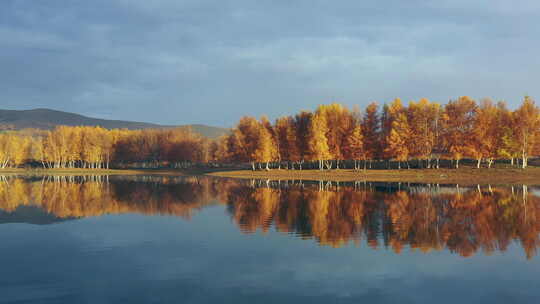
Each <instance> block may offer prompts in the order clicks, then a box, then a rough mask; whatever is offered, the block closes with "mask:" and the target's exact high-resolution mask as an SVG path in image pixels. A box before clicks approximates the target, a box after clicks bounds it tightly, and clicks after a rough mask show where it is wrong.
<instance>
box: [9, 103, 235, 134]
mask: <svg viewBox="0 0 540 304" xmlns="http://www.w3.org/2000/svg"><path fill="white" fill-rule="evenodd" d="M2 125H3V126H4V128H13V129H15V130H20V129H26V128H34V129H44V130H49V129H53V128H54V127H56V126H59V125H65V126H100V127H103V128H106V129H130V130H136V129H157V128H176V127H180V128H183V127H191V129H192V130H193V132H196V133H199V134H201V135H203V136H206V137H209V138H216V137H219V136H221V135H223V134H226V133H227V132H228V131H229V130H228V129H225V128H219V127H212V126H207V125H201V124H194V125H179V126H164V125H158V124H152V123H145V122H135V121H123V120H107V119H99V118H92V117H87V116H83V115H79V114H74V113H68V112H62V111H56V110H50V109H34V110H21V111H17V110H0V130H1V129H2Z"/></svg>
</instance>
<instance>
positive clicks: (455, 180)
mask: <svg viewBox="0 0 540 304" xmlns="http://www.w3.org/2000/svg"><path fill="white" fill-rule="evenodd" d="M0 175H24V176H39V175H63V176H70V175H155V176H189V175H209V176H217V177H229V178H241V179H271V180H293V179H294V180H313V181H319V180H324V181H343V182H344V181H372V182H412V183H448V184H464V185H476V184H493V185H497V184H525V185H533V184H537V185H540V168H538V167H531V168H527V169H517V168H492V169H486V168H483V169H476V168H474V169H473V168H461V169H410V170H408V169H401V170H366V171H364V170H359V171H355V170H347V169H340V170H326V171H319V170H302V171H300V170H284V169H282V170H277V169H274V170H271V171H250V170H231V169H189V170H179V169H0Z"/></svg>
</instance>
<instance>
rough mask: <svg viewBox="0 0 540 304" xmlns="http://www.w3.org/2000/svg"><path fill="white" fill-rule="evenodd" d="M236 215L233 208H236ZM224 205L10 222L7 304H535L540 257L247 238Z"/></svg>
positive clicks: (4, 231)
mask: <svg viewBox="0 0 540 304" xmlns="http://www.w3.org/2000/svg"><path fill="white" fill-rule="evenodd" d="M229 209H230V208H229ZM229 209H228V208H227V206H226V205H223V204H220V203H219V202H216V203H213V204H209V205H208V206H206V207H204V208H201V209H200V210H198V211H197V212H196V213H195V214H193V216H192V217H191V219H189V220H188V219H186V218H182V217H178V216H171V215H143V214H137V213H136V212H134V213H130V212H127V213H122V214H110V215H102V216H89V217H79V218H73V219H69V220H64V221H57V222H54V223H52V224H51V223H47V224H39V225H38V224H32V223H27V222H28V221H26V222H19V223H17V222H15V223H13V222H10V223H4V224H1V225H0V269H1V273H2V275H1V276H0V295H1V297H0V303H536V302H537V301H538V298H539V297H540V289H539V288H538V287H539V283H538V280H537V278H538V277H539V275H540V259H539V258H538V257H536V256H534V257H532V258H530V259H527V258H526V255H525V253H524V250H523V248H522V246H521V245H520V244H518V243H517V242H516V241H513V242H512V243H511V245H510V246H509V247H508V248H507V249H506V250H505V251H499V250H495V251H494V252H492V253H491V254H489V255H486V254H484V253H483V252H481V251H479V252H476V253H475V254H474V255H472V256H471V257H467V258H465V257H463V256H461V255H460V254H456V253H454V252H450V251H449V250H448V249H445V248H442V249H440V250H431V251H429V252H421V251H420V250H419V249H415V250H413V249H411V248H410V246H405V248H404V249H403V250H402V252H401V253H400V254H397V253H395V252H394V251H393V250H391V249H388V248H385V247H384V246H380V247H379V248H378V249H373V248H371V247H369V246H368V245H367V244H366V242H365V241H360V242H359V243H358V244H355V243H354V242H348V243H346V244H344V245H342V246H341V247H339V248H334V247H332V246H321V244H319V243H318V242H317V241H316V240H315V239H314V238H306V237H304V238H302V237H301V235H300V234H298V233H292V232H290V233H286V232H277V231H276V227H275V226H274V225H272V226H271V227H270V229H269V230H268V231H267V232H262V231H261V230H260V229H259V230H257V232H255V233H248V234H246V233H242V232H241V229H240V228H239V225H238V224H237V223H236V222H235V221H234V219H233V217H231V214H230V210H229Z"/></svg>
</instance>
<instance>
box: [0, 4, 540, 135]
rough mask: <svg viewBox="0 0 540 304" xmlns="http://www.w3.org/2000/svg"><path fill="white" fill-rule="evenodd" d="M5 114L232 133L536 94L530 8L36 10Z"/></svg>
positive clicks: (20, 41)
mask: <svg viewBox="0 0 540 304" xmlns="http://www.w3.org/2000/svg"><path fill="white" fill-rule="evenodd" d="M1 6H2V7H1V9H0V49H1V50H2V55H1V56H0V66H1V67H2V68H1V69H0V91H1V92H2V95H1V96H0V108H11V109H21V108H34V107H51V108H56V109H61V110H67V111H73V112H78V113H82V114H87V115H95V116H100V117H104V118H118V119H130V120H141V121H151V122H158V123H166V124H182V123H193V122H201V123H208V124H214V125H223V126H231V125H232V124H233V123H234V122H235V121H236V120H237V119H238V118H239V117H240V116H241V115H244V114H249V115H255V116H259V115H261V114H268V115H270V116H271V117H275V116H277V115H283V114H291V113H294V112H297V111H298V110H301V109H312V108H314V107H315V106H316V105H317V104H320V103H325V102H331V101H340V102H344V103H346V104H348V105H353V104H359V105H361V106H365V105H366V104H367V103H368V102H370V101H372V100H377V101H380V102H386V101H390V100H392V99H393V98H395V97H402V98H403V99H404V100H410V99H418V98H421V97H427V98H430V99H432V100H436V101H440V102H446V101H447V100H448V99H450V98H455V97H457V96H460V95H470V96H472V97H475V98H482V97H492V98H494V99H505V100H507V101H508V102H509V103H510V105H512V106H516V105H517V104H518V103H519V102H520V100H521V98H522V97H523V95H525V94H529V95H532V96H533V97H534V96H539V95H540V94H539V93H540V92H538V91H539V89H538V87H537V86H536V85H535V84H536V79H537V78H538V76H539V75H538V72H537V71H538V70H539V67H540V59H539V57H538V56H537V55H536V53H537V52H538V49H539V46H540V45H539V44H540V43H539V42H538V39H537V37H538V36H540V27H539V26H538V25H539V24H538V21H537V20H538V17H540V4H539V3H538V2H537V1H532V0H531V1H520V2H518V3H511V2H508V1H503V0H495V1H487V0H484V1H474V2H470V1H461V0H459V1H455V0H452V1H450V0H449V1H406V2H403V1H397V0H393V1H385V2H384V3H381V2H380V1H340V2H339V3H334V2H332V3H331V2H328V1H322V0H321V1H317V0H315V1H307V0H305V1H294V2H291V1H206V0H203V1H201V0H198V1H173V0H161V1H143V0H129V1H127V0H114V1H113V0H95V1H75V0H72V1H63V0H62V1H61V0H50V1H30V0H4V1H2V4H1Z"/></svg>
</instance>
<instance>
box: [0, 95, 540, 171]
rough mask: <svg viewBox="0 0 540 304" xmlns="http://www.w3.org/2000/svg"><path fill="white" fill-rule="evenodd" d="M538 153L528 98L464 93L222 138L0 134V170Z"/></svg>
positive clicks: (323, 163) (303, 115)
mask: <svg viewBox="0 0 540 304" xmlns="http://www.w3.org/2000/svg"><path fill="white" fill-rule="evenodd" d="M539 155H540V109H539V108H538V107H537V106H536V105H535V103H534V101H533V100H532V99H531V98H530V97H525V98H524V100H523V102H522V104H521V105H520V107H519V108H517V109H515V110H510V109H508V107H507V105H506V104H505V103H504V102H498V103H495V102H493V101H491V100H490V99H484V100H482V101H480V103H477V102H476V101H475V100H473V99H471V98H470V97H467V96H464V97H460V98H458V99H456V100H451V101H450V102H448V103H447V104H444V105H441V104H439V103H436V102H431V101H429V100H427V99H421V100H419V101H411V102H409V104H408V105H404V104H403V103H402V101H401V100H400V99H395V100H394V101H392V102H391V103H389V104H384V105H383V106H382V107H379V105H378V104H377V103H375V102H374V103H371V104H369V105H368V106H367V107H366V109H365V110H364V111H363V112H361V111H360V110H359V109H358V108H357V107H356V108H354V109H352V110H351V109H349V108H347V107H346V106H344V105H341V104H338V103H332V104H328V105H320V106H319V107H317V109H316V110H315V111H313V112H312V111H302V112H300V113H298V114H296V115H292V116H285V117H280V118H278V119H276V120H275V122H274V123H271V122H270V121H269V119H268V118H266V117H262V118H261V119H259V120H257V119H256V118H254V117H249V116H245V117H242V118H241V119H240V121H239V122H238V124H237V125H236V127H234V128H233V129H232V130H231V132H230V133H229V134H227V135H225V136H222V137H221V138H219V139H216V140H210V139H208V138H204V137H202V136H200V135H198V134H195V133H193V132H191V130H189V129H184V128H181V129H180V128H179V129H156V130H135V131H133V130H123V129H122V130H121V129H113V130H107V129H104V128H100V127H66V126H60V127H57V128H56V129H54V130H52V131H32V132H29V131H25V132H20V131H19V132H16V131H4V132H2V133H0V168H7V167H19V166H22V165H34V166H42V167H44V168H109V167H110V166H111V164H112V165H114V166H115V167H154V168H157V167H165V166H167V167H174V168H183V167H188V166H192V165H193V164H205V165H218V164H250V166H251V168H252V169H254V170H255V169H266V170H269V169H271V168H287V169H293V170H294V169H300V170H301V169H305V168H319V169H321V170H323V169H333V168H344V167H347V166H350V167H351V168H354V169H357V170H358V169H361V168H362V167H363V168H364V169H366V168H371V167H372V163H373V162H374V161H381V160H383V161H386V162H387V166H388V167H389V166H390V164H391V163H390V161H391V162H392V164H393V166H395V168H398V169H401V168H402V167H403V166H407V167H410V164H411V161H415V164H416V166H418V167H423V168H439V167H440V166H441V162H440V160H441V159H445V160H450V161H451V162H452V164H453V166H454V167H456V168H459V165H460V161H461V160H462V159H473V160H476V166H477V167H480V166H481V165H482V163H485V164H486V166H487V167H491V166H492V165H493V163H494V161H495V160H503V159H504V160H510V162H511V164H512V165H514V164H515V165H518V166H521V167H522V168H526V167H527V165H528V160H529V159H530V158H531V157H534V156H539Z"/></svg>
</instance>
